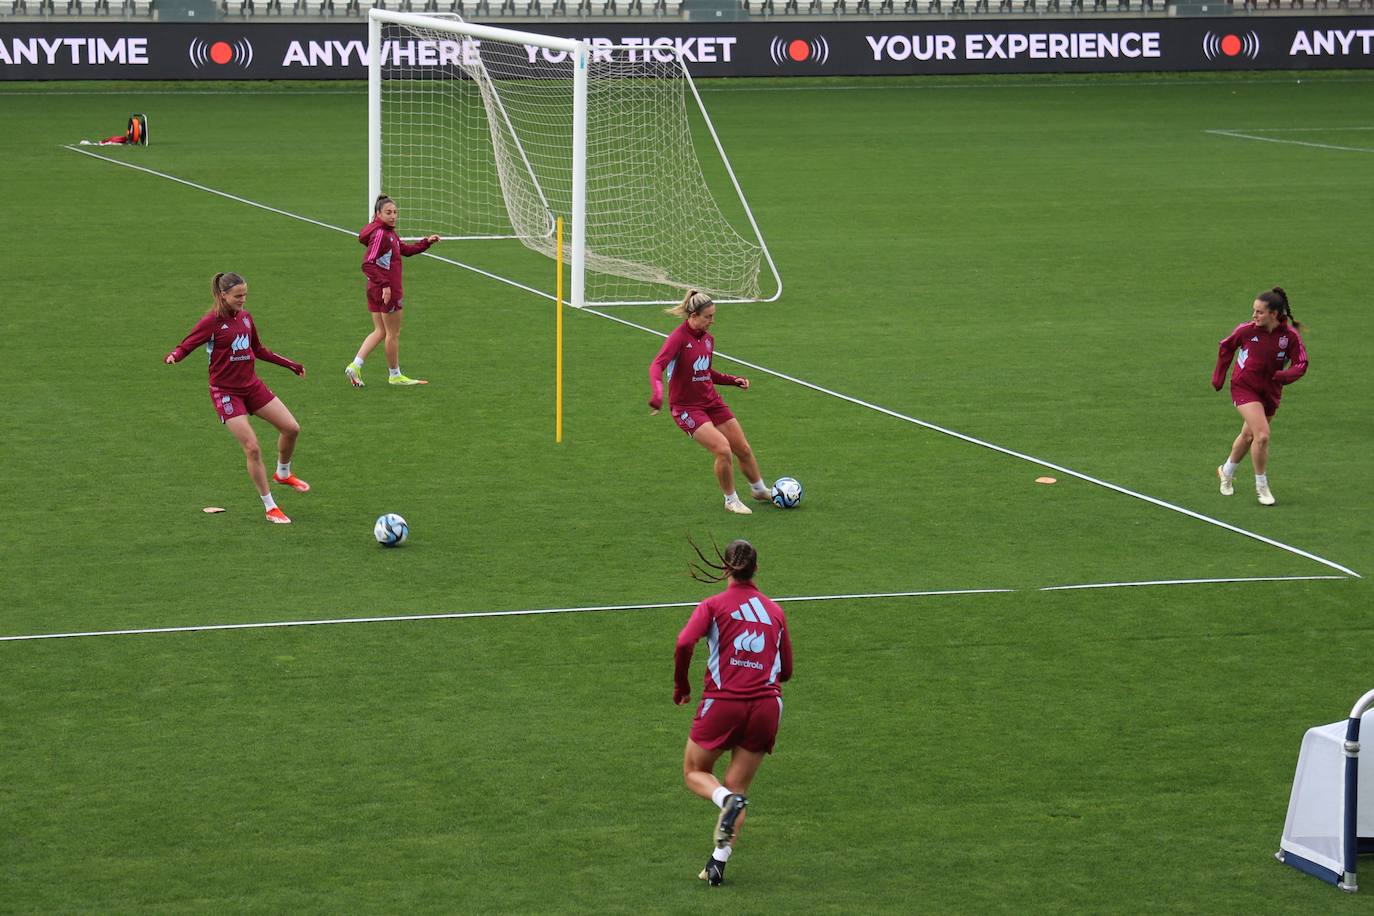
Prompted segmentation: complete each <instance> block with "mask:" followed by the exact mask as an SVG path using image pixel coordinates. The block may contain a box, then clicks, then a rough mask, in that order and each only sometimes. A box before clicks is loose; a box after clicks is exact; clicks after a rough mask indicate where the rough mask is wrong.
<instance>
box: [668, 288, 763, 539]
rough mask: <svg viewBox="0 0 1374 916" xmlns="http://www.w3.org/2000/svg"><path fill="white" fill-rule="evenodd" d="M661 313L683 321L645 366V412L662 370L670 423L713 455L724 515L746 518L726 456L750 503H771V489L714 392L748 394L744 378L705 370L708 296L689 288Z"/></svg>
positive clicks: (710, 346)
mask: <svg viewBox="0 0 1374 916" xmlns="http://www.w3.org/2000/svg"><path fill="white" fill-rule="evenodd" d="M665 311H666V312H667V313H668V314H669V315H676V316H678V317H680V318H683V319H684V320H683V322H682V324H680V325H678V327H677V328H676V329H675V330H674V331H673V333H671V334H669V335H668V339H667V340H665V341H664V342H663V346H662V347H660V348H659V351H658V355H657V356H655V357H654V360H653V362H652V363H650V364H649V386H650V388H651V389H652V394H651V395H650V396H649V412H650V414H656V413H658V411H659V408H660V407H662V406H663V373H664V372H665V371H667V373H668V410H669V411H670V412H671V413H672V415H673V420H674V421H675V422H676V423H677V425H678V428H679V429H681V430H682V431H683V432H684V433H686V434H687V435H688V436H690V437H692V439H693V440H695V441H696V442H697V443H698V444H700V445H701V446H702V447H703V448H705V449H706V450H707V451H709V452H710V453H711V454H712V455H713V456H715V472H716V482H717V483H719V484H720V489H721V492H722V493H724V494H725V508H726V510H727V511H729V512H737V513H739V514H741V515H749V514H751V513H752V512H753V510H752V509H750V508H749V507H748V506H746V505H745V504H744V502H743V501H741V500H740V498H739V494H738V493H736V492H735V470H734V465H733V463H732V461H731V456H732V455H733V456H734V457H735V458H738V459H739V469H740V470H741V471H742V472H744V475H745V476H746V477H747V478H748V479H749V489H750V492H751V495H752V496H753V497H754V498H755V499H760V500H768V499H772V498H773V488H772V487H770V486H768V484H766V483H764V482H763V474H762V473H761V472H760V471H759V462H758V459H757V458H755V457H754V452H753V450H752V449H751V448H750V447H749V440H748V439H746V438H745V437H744V430H743V429H742V428H741V427H740V425H739V420H736V419H735V415H734V414H733V413H731V412H730V408H729V407H726V406H725V401H723V400H722V399H721V397H720V394H719V393H717V391H716V385H717V384H720V385H734V386H735V387H737V388H740V389H743V390H745V391H748V390H749V379H747V378H744V377H743V376H735V375H726V374H725V373H724V372H717V371H716V370H715V369H713V368H711V358H712V357H713V356H714V355H715V338H714V337H712V336H711V335H710V334H709V333H707V330H708V329H709V328H710V327H711V325H712V324H713V323H715V320H716V304H715V303H714V302H712V301H711V297H710V296H708V295H706V294H705V293H703V292H698V291H697V290H694V289H689V290H687V295H686V296H684V297H683V299H682V302H680V303H678V304H677V305H675V306H673V307H672V308H670V309H665Z"/></svg>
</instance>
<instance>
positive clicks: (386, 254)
mask: <svg viewBox="0 0 1374 916" xmlns="http://www.w3.org/2000/svg"><path fill="white" fill-rule="evenodd" d="M398 212H399V211H398V210H397V209H396V201H394V200H392V199H391V198H390V197H387V196H386V195H385V194H382V195H379V196H378V197H377V201H376V203H374V204H373V205H372V222H370V223H368V224H367V225H366V226H364V227H363V231H362V232H359V233H358V241H359V242H361V243H362V244H363V247H365V248H366V249H367V254H366V255H364V256H363V273H364V274H366V275H367V310H368V312H369V313H370V314H371V315H372V333H371V334H368V335H367V336H366V337H364V338H363V343H362V346H360V347H358V355H357V356H355V357H353V362H351V363H349V364H348V365H347V366H345V367H344V375H346V376H348V380H349V381H350V382H351V383H352V384H353V387H354V388H361V387H363V360H365V359H367V355H368V354H369V353H371V352H372V349H373V348H374V347H376V346H377V344H379V343H381V341H382V340H383V338H385V340H386V365H387V369H388V371H389V372H390V377H389V378H388V379H387V382H388V383H390V384H392V385H428V384H429V382H427V381H425V380H424V379H418V378H406V377H405V376H404V375H402V374H401V353H400V351H401V344H400V339H401V305H402V303H401V300H402V299H403V298H404V297H405V292H404V290H402V289H401V258H403V257H405V258H408V257H410V256H411V255H415V254H419V253H420V252H422V251H428V250H429V246H430V245H433V244H434V243H435V242H437V241H439V236H437V235H431V236H427V237H425V238H423V239H421V240H420V241H418V242H416V243H415V244H414V245H412V244H410V243H408V242H403V241H401V237H400V236H398V235H397V234H396V216H397V213H398Z"/></svg>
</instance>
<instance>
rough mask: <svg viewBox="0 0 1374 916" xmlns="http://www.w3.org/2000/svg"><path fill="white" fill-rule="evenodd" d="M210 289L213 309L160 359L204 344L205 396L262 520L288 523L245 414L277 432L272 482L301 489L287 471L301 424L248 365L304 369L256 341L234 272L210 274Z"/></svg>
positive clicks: (175, 359)
mask: <svg viewBox="0 0 1374 916" xmlns="http://www.w3.org/2000/svg"><path fill="white" fill-rule="evenodd" d="M210 289H211V291H212V292H213V293H214V296H215V307H214V308H212V309H211V310H210V311H208V312H206V313H205V316H204V317H203V318H201V319H200V321H197V322H196V326H195V327H194V328H192V329H191V333H189V334H187V335H186V339H185V340H183V341H182V342H181V343H179V344H177V345H176V347H175V348H173V350H172V352H171V353H168V354H167V355H166V356H165V357H164V358H163V360H162V361H163V362H164V363H167V364H168V365H170V364H172V363H179V362H181V361H182V360H183V359H185V358H186V357H187V355H188V354H190V352H191V351H192V350H194V349H195V348H196V347H199V346H200V345H201V344H204V345H205V350H206V352H207V353H209V354H210V400H211V401H212V402H213V403H214V405H215V411H216V412H217V413H218V414H219V419H220V422H221V423H223V424H224V425H225V426H226V427H227V428H228V430H229V432H231V433H233V434H234V438H235V439H237V440H238V442H239V445H241V446H243V453H244V455H246V456H247V458H248V476H249V477H251V478H252V480H253V484H254V486H256V487H257V488H258V496H260V497H261V498H262V505H263V508H265V509H266V510H267V520H268V521H269V522H275V523H277V524H278V525H288V524H290V523H291V519H289V518H287V517H286V513H284V512H282V511H281V509H279V508H277V502H276V500H274V499H273V498H272V493H271V491H270V490H269V489H268V487H267V470H266V469H265V468H264V467H263V466H262V449H261V447H260V446H259V445H258V437H257V434H255V433H254V432H253V426H252V424H250V423H249V422H248V415H249V414H257V415H258V416H260V417H262V418H263V419H264V420H266V421H267V422H268V423H271V424H272V425H273V426H275V427H276V428H277V431H278V432H279V433H280V434H281V435H280V436H278V438H277V472H276V474H274V475H273V476H272V480H273V481H274V482H275V483H279V484H282V485H283V486H288V487H290V488H291V489H293V490H298V491H300V492H301V493H304V492H306V491H307V490H309V489H310V484H308V483H306V482H305V481H304V480H301V479H300V478H299V477H297V476H296V475H295V474H292V473H291V455H292V453H294V452H295V450H296V437H297V436H299V435H300V431H301V427H300V424H299V423H297V422H296V418H295V417H293V416H291V411H289V410H287V409H286V405H285V404H283V403H282V402H281V399H280V398H278V397H277V396H276V395H274V394H273V393H272V390H271V389H270V388H268V387H267V386H266V385H264V384H263V383H262V380H261V379H259V378H258V374H257V371H256V370H255V369H254V368H253V365H254V361H255V360H257V359H265V360H267V361H268V362H269V363H276V364H277V365H278V366H285V367H286V368H288V369H290V370H291V371H292V372H294V373H296V374H297V375H299V376H301V377H304V376H305V367H304V366H302V365H301V364H300V363H297V362H292V361H291V360H289V359H287V358H286V357H285V356H280V355H278V354H276V353H273V352H272V351H271V350H269V349H267V348H266V347H264V346H263V345H262V343H261V342H260V341H259V340H258V326H257V324H256V323H255V322H254V321H253V319H252V316H251V315H249V314H248V311H247V310H246V309H244V307H243V304H244V302H245V301H246V300H247V299H248V284H247V283H246V282H245V281H244V279H243V277H240V276H239V275H238V274H235V273H224V274H215V279H214V280H213V281H211V284H210Z"/></svg>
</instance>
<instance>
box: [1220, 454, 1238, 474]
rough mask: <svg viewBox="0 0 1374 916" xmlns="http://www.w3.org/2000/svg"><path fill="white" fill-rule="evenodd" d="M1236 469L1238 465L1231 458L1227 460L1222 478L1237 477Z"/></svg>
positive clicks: (1222, 467) (1222, 471)
mask: <svg viewBox="0 0 1374 916" xmlns="http://www.w3.org/2000/svg"><path fill="white" fill-rule="evenodd" d="M1236 467H1237V465H1236V463H1235V462H1234V461H1232V460H1231V459H1230V458H1227V459H1226V463H1225V464H1223V465H1222V466H1221V476H1223V477H1235V476H1236Z"/></svg>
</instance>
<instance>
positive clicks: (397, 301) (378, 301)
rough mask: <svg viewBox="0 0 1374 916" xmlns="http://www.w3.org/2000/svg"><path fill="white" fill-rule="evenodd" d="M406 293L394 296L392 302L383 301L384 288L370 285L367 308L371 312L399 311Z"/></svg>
mask: <svg viewBox="0 0 1374 916" xmlns="http://www.w3.org/2000/svg"><path fill="white" fill-rule="evenodd" d="M404 298H405V296H404V294H402V295H400V296H392V297H391V302H390V304H387V303H384V302H382V288H381V287H380V286H370V285H369V286H368V288H367V310H368V311H369V312H399V311H400V310H401V300H402V299H404Z"/></svg>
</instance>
